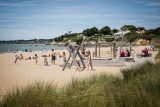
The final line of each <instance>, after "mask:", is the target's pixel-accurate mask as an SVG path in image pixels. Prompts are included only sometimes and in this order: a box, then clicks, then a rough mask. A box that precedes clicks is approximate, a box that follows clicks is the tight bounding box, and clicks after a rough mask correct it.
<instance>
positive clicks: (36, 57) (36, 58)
mask: <svg viewBox="0 0 160 107" xmlns="http://www.w3.org/2000/svg"><path fill="white" fill-rule="evenodd" d="M35 60H36V64H37V62H38V56H37V54H35Z"/></svg>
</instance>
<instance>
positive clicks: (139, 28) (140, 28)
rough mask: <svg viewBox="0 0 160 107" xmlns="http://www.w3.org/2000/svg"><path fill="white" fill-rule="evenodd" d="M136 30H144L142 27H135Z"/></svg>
mask: <svg viewBox="0 0 160 107" xmlns="http://www.w3.org/2000/svg"><path fill="white" fill-rule="evenodd" d="M137 29H138V30H145V28H144V27H137Z"/></svg>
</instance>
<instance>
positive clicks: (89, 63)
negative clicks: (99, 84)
mask: <svg viewBox="0 0 160 107" xmlns="http://www.w3.org/2000/svg"><path fill="white" fill-rule="evenodd" d="M87 57H88V58H87V59H88V61H87V62H88V64H87V71H88V70H89V66H91V71H92V70H93V67H92V59H91V53H90V51H89V50H88V51H87Z"/></svg>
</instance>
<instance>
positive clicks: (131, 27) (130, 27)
mask: <svg viewBox="0 0 160 107" xmlns="http://www.w3.org/2000/svg"><path fill="white" fill-rule="evenodd" d="M123 28H127V29H128V30H130V31H136V30H137V28H136V27H135V26H133V25H124V26H123Z"/></svg>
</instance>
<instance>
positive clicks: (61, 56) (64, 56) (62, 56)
mask: <svg viewBox="0 0 160 107" xmlns="http://www.w3.org/2000/svg"><path fill="white" fill-rule="evenodd" d="M58 55H59V57H60V58H63V62H64V63H63V64H62V65H59V66H64V64H65V63H66V53H65V52H63V55H60V54H58Z"/></svg>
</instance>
